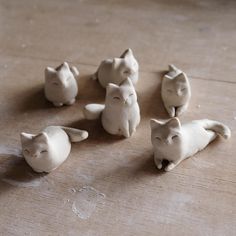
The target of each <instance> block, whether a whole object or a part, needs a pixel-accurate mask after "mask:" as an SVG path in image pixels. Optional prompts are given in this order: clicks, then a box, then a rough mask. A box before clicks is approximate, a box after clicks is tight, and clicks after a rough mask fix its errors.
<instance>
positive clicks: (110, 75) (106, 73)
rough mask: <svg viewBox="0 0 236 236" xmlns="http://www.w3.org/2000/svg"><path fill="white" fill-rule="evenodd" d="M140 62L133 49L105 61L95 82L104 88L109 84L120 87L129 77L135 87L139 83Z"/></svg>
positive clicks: (94, 77) (96, 74)
mask: <svg viewBox="0 0 236 236" xmlns="http://www.w3.org/2000/svg"><path fill="white" fill-rule="evenodd" d="M138 70H139V66H138V62H137V60H136V58H135V57H134V55H133V52H132V50H131V49H126V50H125V51H124V52H123V53H122V55H121V56H120V57H118V58H113V59H106V60H103V61H102V62H101V63H100V65H99V67H98V69H97V71H96V72H95V74H94V75H93V76H92V78H93V79H94V80H98V82H99V83H100V84H101V86H102V87H103V88H106V86H107V85H108V84H109V83H113V84H117V85H119V84H120V83H121V82H122V81H124V80H125V79H126V78H127V76H129V78H130V79H131V81H132V83H133V84H134V85H135V84H136V83H137V81H138Z"/></svg>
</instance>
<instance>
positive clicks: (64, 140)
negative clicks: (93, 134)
mask: <svg viewBox="0 0 236 236" xmlns="http://www.w3.org/2000/svg"><path fill="white" fill-rule="evenodd" d="M87 137H88V132H87V131H84V130H78V129H73V128H67V127H61V126H49V127H47V128H45V129H44V130H43V131H42V132H41V133H39V134H38V135H33V134H27V133H21V145H22V152H23V156H24V158H25V160H26V162H27V163H28V164H29V165H30V166H31V167H32V168H33V170H34V171H36V172H47V173H49V172H51V171H53V170H55V169H56V168H57V167H58V166H60V165H61V164H62V163H63V162H64V161H65V160H66V159H67V157H68V156H69V154H70V150H71V142H80V141H82V140H84V139H86V138H87Z"/></svg>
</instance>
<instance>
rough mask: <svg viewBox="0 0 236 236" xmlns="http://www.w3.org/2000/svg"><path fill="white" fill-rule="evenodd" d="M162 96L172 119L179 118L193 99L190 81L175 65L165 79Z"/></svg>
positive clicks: (170, 68)
mask: <svg viewBox="0 0 236 236" xmlns="http://www.w3.org/2000/svg"><path fill="white" fill-rule="evenodd" d="M161 96H162V100H163V103H164V106H165V108H166V110H167V112H168V113H169V115H170V117H174V116H179V115H181V114H182V113H183V112H185V111H186V110H187V108H188V105H189V101H190V98H191V88H190V84H189V79H188V77H187V75H186V74H185V73H184V72H182V71H181V70H179V69H177V68H176V67H175V66H174V65H169V72H168V73H167V74H166V75H165V76H164V77H163V80H162V86H161Z"/></svg>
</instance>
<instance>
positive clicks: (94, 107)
mask: <svg viewBox="0 0 236 236" xmlns="http://www.w3.org/2000/svg"><path fill="white" fill-rule="evenodd" d="M84 115H85V117H86V119H89V120H94V119H98V118H99V117H100V116H101V120H102V125H103V128H104V129H105V130H106V131H107V132H108V133H110V134H113V135H123V136H125V137H126V138H128V137H130V136H131V135H132V134H133V133H134V132H135V131H136V128H137V126H138V125H139V123H140V110H139V105H138V102H137V94H136V91H135V89H134V86H133V84H132V82H131V80H130V79H129V78H128V79H126V80H124V81H123V82H122V83H121V84H120V85H116V84H112V83H109V84H108V85H107V88H106V98H105V105H101V104H88V105H86V106H85V108H84Z"/></svg>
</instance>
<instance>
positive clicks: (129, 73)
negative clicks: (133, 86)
mask: <svg viewBox="0 0 236 236" xmlns="http://www.w3.org/2000/svg"><path fill="white" fill-rule="evenodd" d="M112 66H113V69H114V70H116V71H117V72H118V73H119V76H120V77H121V78H123V79H126V78H128V77H129V78H130V79H131V81H132V82H133V83H136V82H137V81H136V78H133V77H135V76H136V74H137V73H138V70H139V65H138V62H137V60H136V59H135V57H134V55H133V52H132V50H131V49H130V48H129V49H127V50H125V52H124V53H123V54H122V55H121V56H120V58H114V59H113V63H112ZM134 79H135V81H134Z"/></svg>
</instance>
